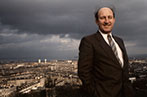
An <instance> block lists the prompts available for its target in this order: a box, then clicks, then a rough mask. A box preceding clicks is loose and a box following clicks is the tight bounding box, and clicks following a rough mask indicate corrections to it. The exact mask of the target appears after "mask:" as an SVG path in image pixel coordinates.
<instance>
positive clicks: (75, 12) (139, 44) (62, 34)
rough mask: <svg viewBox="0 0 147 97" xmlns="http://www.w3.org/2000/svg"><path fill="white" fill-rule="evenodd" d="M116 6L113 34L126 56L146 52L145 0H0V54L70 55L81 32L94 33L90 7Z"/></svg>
mask: <svg viewBox="0 0 147 97" xmlns="http://www.w3.org/2000/svg"><path fill="white" fill-rule="evenodd" d="M105 2H107V3H111V4H112V5H114V6H115V8H116V24H115V26H114V29H113V34H115V35H117V36H120V37H121V38H123V40H124V42H125V45H126V48H127V52H128V55H129V56H135V55H141V54H143V55H145V54H147V44H146V41H147V38H146V36H147V33H146V32H145V31H146V26H145V24H146V22H147V17H146V15H147V12H146V9H147V7H146V5H145V4H146V3H147V1H145V0H139V1H138V0H129V1H128V0H123V1H121V0H91V1H89V0H74V1H73V0H5V1H3V0H0V58H36V59H37V58H47V59H73V58H75V57H77V56H78V46H79V43H80V40H81V38H82V37H83V36H85V35H89V34H92V33H95V32H96V31H97V25H96V24H95V19H94V11H95V10H96V8H97V7H98V5H100V4H102V3H105Z"/></svg>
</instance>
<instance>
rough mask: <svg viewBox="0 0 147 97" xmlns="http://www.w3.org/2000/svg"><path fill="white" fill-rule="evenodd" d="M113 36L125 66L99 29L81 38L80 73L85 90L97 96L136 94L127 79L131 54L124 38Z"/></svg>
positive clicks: (108, 96) (125, 96) (121, 96)
mask: <svg viewBox="0 0 147 97" xmlns="http://www.w3.org/2000/svg"><path fill="white" fill-rule="evenodd" d="M113 38H114V39H115V41H116V42H117V44H118V45H119V47H120V48H121V50H122V53H123V59H124V66H123V67H121V65H120V63H119V62H118V60H117V58H116V56H115V55H114V53H113V51H112V49H111V47H110V46H109V45H108V44H107V43H106V42H105V40H104V39H103V37H102V35H101V34H100V33H99V32H97V33H94V34H92V35H89V36H86V37H84V38H82V40H81V43H80V46H79V60H78V75H79V78H80V79H81V81H82V84H83V86H82V87H83V90H84V91H85V93H88V94H90V95H91V96H92V95H93V96H96V97H133V90H132V86H131V84H130V82H129V80H128V78H129V76H128V66H129V65H128V56H127V53H126V49H125V46H124V43H123V40H122V39H120V38H118V37H116V36H113ZM86 95H87V94H86Z"/></svg>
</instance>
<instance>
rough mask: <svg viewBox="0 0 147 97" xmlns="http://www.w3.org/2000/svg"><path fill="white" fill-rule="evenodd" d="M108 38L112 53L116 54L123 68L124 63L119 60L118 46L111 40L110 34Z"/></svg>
mask: <svg viewBox="0 0 147 97" xmlns="http://www.w3.org/2000/svg"><path fill="white" fill-rule="evenodd" d="M107 38H108V41H109V45H110V47H111V48H112V51H113V52H114V54H115V56H116V58H117V60H118V61H119V63H120V64H121V66H122V62H121V61H120V59H119V57H118V52H117V49H116V46H115V43H114V41H113V40H112V38H111V36H110V35H109V34H108V36H107Z"/></svg>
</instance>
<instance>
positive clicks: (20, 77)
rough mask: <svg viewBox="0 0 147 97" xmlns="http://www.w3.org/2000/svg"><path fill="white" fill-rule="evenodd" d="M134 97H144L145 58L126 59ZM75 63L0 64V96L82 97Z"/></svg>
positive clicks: (146, 91)
mask: <svg viewBox="0 0 147 97" xmlns="http://www.w3.org/2000/svg"><path fill="white" fill-rule="evenodd" d="M129 63H130V68H129V75H130V77H129V80H130V82H131V83H132V85H133V88H134V91H135V97H147V59H135V58H132V59H130V60H129ZM81 84H82V83H81V81H80V79H79V78H78V75H77V60H49V61H48V60H47V59H38V60H37V61H36V62H21V61H18V62H13V61H5V62H4V61H0V97H83V96H82V94H81V93H80V86H81Z"/></svg>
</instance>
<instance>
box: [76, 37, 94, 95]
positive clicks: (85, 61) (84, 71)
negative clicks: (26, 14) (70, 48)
mask: <svg viewBox="0 0 147 97" xmlns="http://www.w3.org/2000/svg"><path fill="white" fill-rule="evenodd" d="M93 55H94V51H93V46H92V43H91V41H90V40H88V38H83V39H82V40H81V43H80V46H79V60H78V76H79V78H80V79H81V81H82V84H83V86H84V89H85V90H86V91H87V92H89V93H92V94H94V91H95V88H94V85H93V79H92V70H93Z"/></svg>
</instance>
